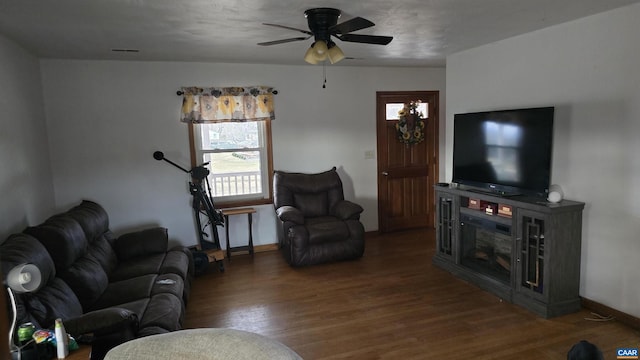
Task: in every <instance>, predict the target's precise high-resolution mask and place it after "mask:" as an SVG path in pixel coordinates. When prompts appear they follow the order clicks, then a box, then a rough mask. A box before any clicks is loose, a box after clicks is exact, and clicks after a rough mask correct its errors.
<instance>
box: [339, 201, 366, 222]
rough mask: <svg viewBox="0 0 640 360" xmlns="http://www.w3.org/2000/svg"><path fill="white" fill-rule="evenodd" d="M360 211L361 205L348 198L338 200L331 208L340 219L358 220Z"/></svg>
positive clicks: (361, 209)
mask: <svg viewBox="0 0 640 360" xmlns="http://www.w3.org/2000/svg"><path fill="white" fill-rule="evenodd" d="M362 211H364V209H363V208H362V206H360V205H358V204H356V203H354V202H351V201H349V200H343V201H340V202H339V203H337V204H336V206H335V207H334V208H333V214H334V215H335V216H337V217H338V218H339V219H341V220H358V219H359V218H360V214H361V213H362Z"/></svg>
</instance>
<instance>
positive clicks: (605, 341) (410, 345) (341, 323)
mask: <svg viewBox="0 0 640 360" xmlns="http://www.w3.org/2000/svg"><path fill="white" fill-rule="evenodd" d="M433 253H434V232H433V231H432V230H415V231H409V232H402V233H395V234H390V235H384V236H381V235H372V236H368V238H367V244H366V251H365V255H364V257H363V258H362V259H360V260H357V261H348V262H341V263H335V264H327V265H319V266H312V267H308V268H301V269H294V268H291V267H289V266H288V265H287V264H286V262H285V261H284V259H283V257H282V256H281V254H280V253H279V252H277V251H273V252H264V253H257V254H255V255H254V257H253V258H252V257H250V256H248V255H240V256H238V255H236V256H233V257H232V259H231V262H227V260H225V262H226V264H225V266H226V272H225V273H219V272H217V271H216V268H215V267H214V266H211V267H210V271H209V272H207V273H206V274H204V275H202V276H200V277H197V278H196V279H195V280H194V283H193V288H192V292H191V299H190V301H189V304H188V306H187V316H186V319H185V328H200V327H229V328H234V329H240V330H247V331H252V332H256V333H258V334H262V335H265V336H268V337H270V338H273V339H276V340H278V341H280V342H282V343H284V344H286V345H288V346H289V347H291V348H292V349H293V350H295V351H296V352H297V353H298V354H300V355H301V356H302V357H303V358H305V359H471V358H473V359H509V360H512V359H566V354H567V351H568V350H569V348H570V347H571V346H572V345H573V344H574V343H576V342H578V341H579V340H582V339H586V340H588V341H591V342H593V343H595V344H597V345H598V346H599V347H600V349H601V350H602V352H603V354H604V356H605V359H615V358H616V356H615V350H616V348H619V347H638V346H639V345H640V332H638V331H637V330H634V329H632V328H629V327H627V326H625V325H623V324H620V323H618V322H616V321H608V322H598V321H590V320H587V319H586V318H594V316H593V315H592V314H590V313H589V312H588V311H587V310H583V311H581V312H579V313H575V314H571V315H567V316H562V317H557V318H553V319H549V320H546V319H543V318H540V317H537V316H536V315H534V314H532V313H530V312H528V311H527V310H525V309H523V308H520V307H518V306H516V305H513V304H509V303H507V302H503V301H501V300H500V299H499V298H497V297H496V296H494V295H492V294H490V293H487V292H485V291H482V290H480V289H479V288H477V287H475V286H473V285H471V284H469V283H466V282H465V281H462V280H460V279H457V278H455V277H454V276H452V275H450V274H449V273H447V272H445V271H443V270H441V269H439V268H437V267H435V266H433V265H432V264H431V258H432V256H433Z"/></svg>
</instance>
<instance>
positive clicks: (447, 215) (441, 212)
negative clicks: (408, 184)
mask: <svg viewBox="0 0 640 360" xmlns="http://www.w3.org/2000/svg"><path fill="white" fill-rule="evenodd" d="M436 194H437V204H436V222H437V224H436V226H437V229H436V230H437V231H436V233H437V241H436V253H437V255H439V256H442V257H444V258H447V259H449V261H455V254H456V250H455V243H454V239H455V238H456V235H455V231H456V219H455V214H456V213H457V210H456V209H455V207H456V206H457V204H456V198H455V197H454V196H451V195H449V194H443V193H436Z"/></svg>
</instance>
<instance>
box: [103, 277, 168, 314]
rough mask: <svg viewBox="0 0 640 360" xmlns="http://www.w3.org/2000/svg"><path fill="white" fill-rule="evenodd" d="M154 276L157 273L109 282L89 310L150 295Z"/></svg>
mask: <svg viewBox="0 0 640 360" xmlns="http://www.w3.org/2000/svg"><path fill="white" fill-rule="evenodd" d="M156 277H158V275H156V274H148V275H143V276H138V277H135V278H131V279H126V280H121V281H115V282H111V283H109V285H108V286H107V288H106V289H105V291H104V293H103V294H102V296H101V297H100V299H98V301H96V302H95V303H94V304H93V306H92V308H91V310H98V309H104V308H107V307H111V306H116V305H118V306H119V305H120V304H122V303H128V302H131V301H135V300H138V299H143V298H148V297H149V296H150V295H151V289H152V288H153V285H154V282H155V280H156Z"/></svg>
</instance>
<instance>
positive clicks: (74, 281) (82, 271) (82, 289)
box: [60, 257, 109, 310]
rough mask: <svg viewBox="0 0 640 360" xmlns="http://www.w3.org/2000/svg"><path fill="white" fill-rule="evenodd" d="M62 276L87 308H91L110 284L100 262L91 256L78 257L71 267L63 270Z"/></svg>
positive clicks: (83, 306) (84, 307)
mask: <svg viewBox="0 0 640 360" xmlns="http://www.w3.org/2000/svg"><path fill="white" fill-rule="evenodd" d="M60 277H61V278H62V279H63V280H64V281H65V282H66V283H67V284H68V285H69V287H70V288H71V289H72V290H73V292H74V293H75V294H76V296H77V297H78V300H80V304H82V308H83V309H85V310H86V309H89V308H91V305H92V304H93V303H94V302H95V301H96V300H98V298H100V296H102V293H104V291H105V289H106V288H107V285H108V284H109V279H108V278H107V274H106V273H105V272H104V269H103V268H102V266H101V265H100V263H98V262H97V261H95V260H93V259H91V258H89V257H83V258H80V259H78V261H76V262H75V263H73V265H71V266H70V267H69V268H67V269H66V270H63V271H61V272H60Z"/></svg>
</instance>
